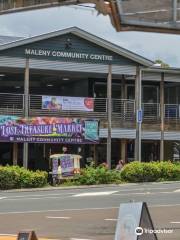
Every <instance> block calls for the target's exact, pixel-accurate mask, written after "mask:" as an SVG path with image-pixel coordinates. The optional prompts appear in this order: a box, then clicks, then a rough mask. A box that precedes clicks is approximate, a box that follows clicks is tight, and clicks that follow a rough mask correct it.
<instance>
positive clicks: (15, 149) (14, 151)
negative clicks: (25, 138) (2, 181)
mask: <svg viewBox="0 0 180 240" xmlns="http://www.w3.org/2000/svg"><path fill="white" fill-rule="evenodd" d="M17 160H18V144H17V143H13V165H17Z"/></svg>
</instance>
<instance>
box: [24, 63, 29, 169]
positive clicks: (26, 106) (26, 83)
mask: <svg viewBox="0 0 180 240" xmlns="http://www.w3.org/2000/svg"><path fill="white" fill-rule="evenodd" d="M28 116H29V59H28V58H26V68H25V76H24V117H25V118H27V117H28ZM23 167H24V168H28V143H24V144H23Z"/></svg>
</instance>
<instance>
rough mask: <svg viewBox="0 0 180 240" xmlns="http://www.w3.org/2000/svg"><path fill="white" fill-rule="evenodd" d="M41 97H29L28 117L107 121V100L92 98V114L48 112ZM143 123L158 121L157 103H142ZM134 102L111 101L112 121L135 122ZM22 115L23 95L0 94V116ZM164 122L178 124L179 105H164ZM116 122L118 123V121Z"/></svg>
mask: <svg viewBox="0 0 180 240" xmlns="http://www.w3.org/2000/svg"><path fill="white" fill-rule="evenodd" d="M42 97H43V96H42V95H29V106H28V107H29V115H30V116H59V117H60V116H62V117H64V116H65V117H89V118H100V119H107V99H106V98H94V110H93V111H92V112H85V111H79V110H78V111H77V110H69V111H67V110H66V111H62V110H49V109H43V108H42ZM142 110H143V122H144V123H146V122H147V123H148V122H153V123H156V122H159V121H160V104H159V103H142ZM135 113H136V110H135V101H134V100H129V99H112V121H115V120H116V119H119V120H120V121H125V122H135V116H136V114H135ZM23 114H24V95H23V94H12V93H0V115H17V116H23ZM164 118H165V121H166V122H168V121H174V120H176V121H179V122H180V104H165V105H164ZM119 120H118V121H119Z"/></svg>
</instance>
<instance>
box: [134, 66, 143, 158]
mask: <svg viewBox="0 0 180 240" xmlns="http://www.w3.org/2000/svg"><path fill="white" fill-rule="evenodd" d="M141 81H142V79H141V69H140V67H137V70H136V80H135V102H136V103H135V104H136V140H135V160H137V161H139V162H141V123H142V121H141V118H142V117H141V116H139V115H142V114H141V112H142V109H141V89H142V84H141Z"/></svg>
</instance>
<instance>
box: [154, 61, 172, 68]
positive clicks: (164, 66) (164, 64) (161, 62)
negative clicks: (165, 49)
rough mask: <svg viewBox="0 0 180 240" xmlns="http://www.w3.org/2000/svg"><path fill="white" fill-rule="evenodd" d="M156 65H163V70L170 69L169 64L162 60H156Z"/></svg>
mask: <svg viewBox="0 0 180 240" xmlns="http://www.w3.org/2000/svg"><path fill="white" fill-rule="evenodd" d="M155 63H159V64H161V67H162V68H170V66H169V64H167V63H165V62H163V61H162V60H161V59H157V60H155Z"/></svg>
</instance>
